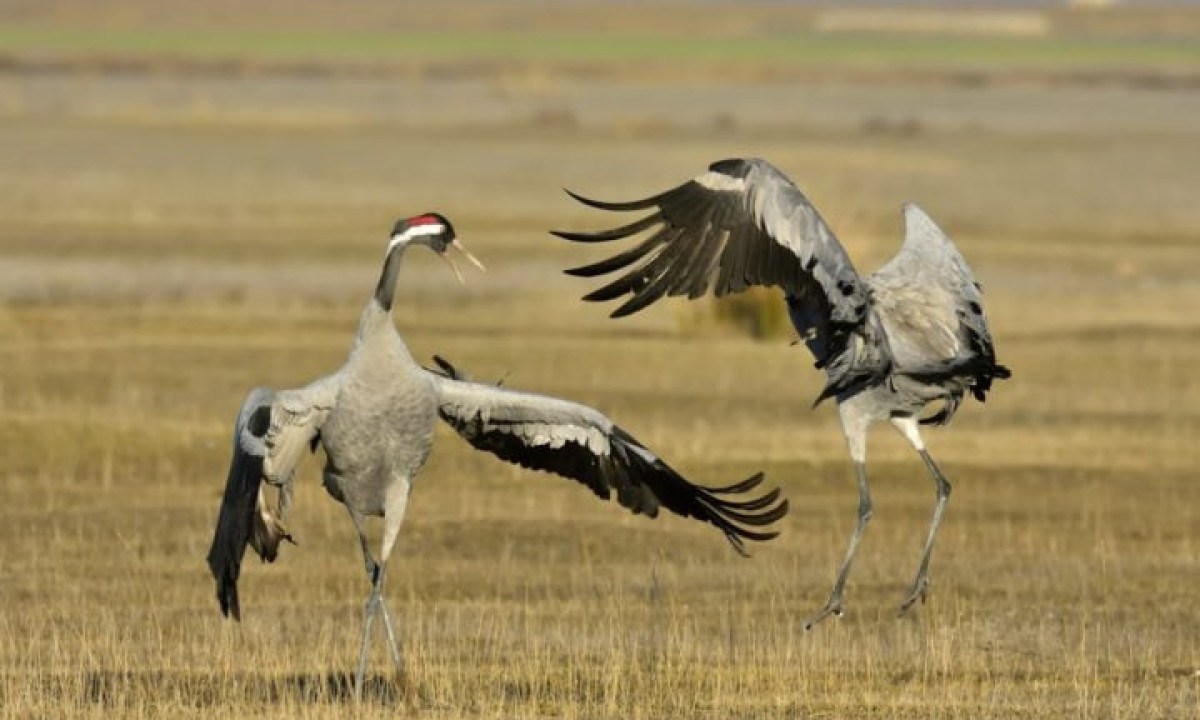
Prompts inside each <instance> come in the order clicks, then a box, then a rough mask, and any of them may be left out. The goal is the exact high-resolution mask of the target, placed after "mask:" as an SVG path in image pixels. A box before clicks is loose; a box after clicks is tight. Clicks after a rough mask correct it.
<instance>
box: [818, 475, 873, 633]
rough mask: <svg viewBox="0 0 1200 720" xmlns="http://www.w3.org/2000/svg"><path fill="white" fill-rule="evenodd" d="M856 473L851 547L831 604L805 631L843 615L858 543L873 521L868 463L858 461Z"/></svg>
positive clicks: (839, 574) (821, 611) (830, 597)
mask: <svg viewBox="0 0 1200 720" xmlns="http://www.w3.org/2000/svg"><path fill="white" fill-rule="evenodd" d="M854 472H855V474H856V475H857V476H858V524H857V525H855V526H854V534H853V535H851V536H850V545H849V547H847V548H846V557H845V559H844V560H842V567H841V569H840V570H839V571H838V576H837V581H836V582H835V583H834V584H833V592H832V593H830V595H829V602H827V603H825V607H823V608H821V609H820V610H818V611H817V612H816V613H815V614H813V615H812V616H811V617H809V618H808V619H807V620H805V621H804V629H805V630H811V629H812V628H813V626H815V625H816V624H817V623H819V622H821V621H822V620H824V619H825V618H827V617H829V616H830V615H834V616H840V615H841V614H842V593H843V592H844V591H845V589H846V578H847V577H849V576H850V565H851V563H853V562H854V553H855V552H856V551H857V550H858V543H859V541H860V540H862V536H863V532H864V531H865V530H866V529H867V523H868V522H870V520H871V492H870V490H869V489H868V488H867V466H866V463H863V462H858V461H856V462H855V463H854Z"/></svg>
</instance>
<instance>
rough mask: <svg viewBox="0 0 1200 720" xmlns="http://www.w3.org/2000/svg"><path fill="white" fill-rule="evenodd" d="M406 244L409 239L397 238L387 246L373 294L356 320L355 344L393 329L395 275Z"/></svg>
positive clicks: (398, 271)
mask: <svg viewBox="0 0 1200 720" xmlns="http://www.w3.org/2000/svg"><path fill="white" fill-rule="evenodd" d="M408 245H409V239H408V238H405V239H397V241H396V242H394V243H393V244H392V245H391V246H389V247H388V251H387V255H385V256H384V259H383V269H382V270H380V272H379V282H378V283H376V284H375V294H374V295H372V296H371V299H370V300H368V301H367V304H366V306H365V307H364V308H363V311H362V316H361V317H360V318H359V320H358V333H357V339H356V346H357V345H358V344H361V343H362V342H363V341H364V340H366V339H367V338H369V337H372V336H375V335H377V334H378V333H380V332H386V331H387V330H388V329H391V330H392V331H393V332H394V331H395V328H394V327H393V326H392V300H393V299H394V298H395V296H396V277H397V276H398V275H399V274H400V265H401V264H402V263H401V260H402V259H403V257H402V256H403V255H404V251H405V250H407V249H408Z"/></svg>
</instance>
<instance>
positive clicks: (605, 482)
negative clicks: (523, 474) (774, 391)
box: [431, 372, 788, 554]
mask: <svg viewBox="0 0 1200 720" xmlns="http://www.w3.org/2000/svg"><path fill="white" fill-rule="evenodd" d="M451 374H452V375H457V372H454V373H451ZM431 376H432V377H434V378H435V382H436V384H437V387H438V392H439V395H440V399H439V402H438V414H439V415H441V417H442V419H443V420H445V421H446V422H447V423H449V424H450V425H451V426H453V427H454V429H455V430H456V431H458V434H459V435H461V436H462V437H464V438H465V439H466V440H467V442H469V443H471V444H472V445H474V446H475V447H476V448H479V449H480V450H486V451H488V452H490V453H492V454H493V455H496V456H497V457H499V458H501V459H504V460H507V461H509V462H512V463H516V464H517V465H520V466H522V467H526V468H530V469H533V470H545V471H547V472H552V473H555V474H557V475H561V476H563V477H566V478H571V479H573V480H576V481H578V482H581V483H583V484H584V485H587V486H588V487H589V488H591V490H592V492H594V493H596V495H597V496H599V497H601V498H603V499H606V500H607V499H609V498H610V497H612V493H613V492H614V491H615V492H616V495H617V502H619V503H620V504H621V505H623V506H625V507H626V508H629V509H630V510H632V511H633V512H634V513H637V514H644V515H648V516H650V517H655V516H656V515H657V514H658V509H659V507H660V506H661V507H666V508H667V509H668V510H670V511H671V512H673V513H675V514H677V515H681V516H683V517H691V518H696V519H697V520H701V521H703V522H707V523H709V524H711V525H714V526H716V527H717V529H719V530H720V531H721V532H722V533H724V534H725V537H726V538H727V539H728V540H729V542H730V544H732V545H733V547H734V549H736V550H737V551H738V552H739V553H742V554H745V541H746V540H752V541H765V540H770V539H771V538H773V537H775V536H776V535H778V534H779V533H778V532H775V531H766V530H761V529H756V528H763V527H764V526H766V525H770V524H771V523H773V522H775V521H776V520H779V519H780V518H782V517H783V516H784V515H785V514H786V513H787V509H788V505H787V501H786V500H783V499H781V498H780V492H779V489H778V488H776V489H774V490H771V491H770V492H767V493H765V494H763V495H760V496H758V497H755V498H752V499H749V500H736V499H733V496H736V495H742V494H745V493H748V492H750V491H752V490H754V489H755V488H757V487H759V485H761V483H762V481H763V475H762V473H759V474H757V475H754V476H752V477H750V478H748V479H746V480H744V481H742V482H739V483H736V484H734V485H730V486H728V487H717V488H712V487H702V486H698V485H693V484H692V483H690V482H688V481H687V480H686V479H685V478H683V477H682V476H681V475H679V473H677V472H675V470H673V469H671V467H670V466H668V465H667V464H666V463H665V462H663V461H662V460H661V459H660V458H659V457H658V456H657V455H655V454H654V453H653V452H651V451H650V450H649V449H647V448H646V447H645V446H644V445H642V444H641V443H639V442H638V441H637V440H636V439H635V438H634V437H633V436H631V435H629V434H628V433H627V432H625V431H624V430H622V429H621V428H620V427H618V426H616V425H614V424H613V422H612V421H611V420H609V419H608V418H607V417H605V416H604V415H602V414H601V413H599V412H597V411H596V410H593V409H592V408H590V407H587V406H586V405H580V404H578V403H573V402H568V401H566V400H560V399H558V398H552V397H546V396H543V395H534V394H532V393H523V392H516V391H513V390H508V389H505V388H501V387H496V386H493V385H481V384H478V383H471V382H463V381H460V380H456V379H454V377H445V376H442V375H437V374H433V373H431Z"/></svg>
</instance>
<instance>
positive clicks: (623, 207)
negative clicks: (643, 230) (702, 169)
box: [563, 188, 661, 212]
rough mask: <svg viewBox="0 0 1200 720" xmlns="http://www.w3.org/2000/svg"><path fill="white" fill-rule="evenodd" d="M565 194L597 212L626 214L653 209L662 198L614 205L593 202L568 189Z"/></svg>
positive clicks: (597, 201)
mask: <svg viewBox="0 0 1200 720" xmlns="http://www.w3.org/2000/svg"><path fill="white" fill-rule="evenodd" d="M563 192H565V193H566V194H568V195H570V196H571V197H573V198H575V199H576V200H577V201H579V202H581V203H583V204H584V205H587V206H588V207H593V208H596V209H597V210H615V211H618V212H625V211H627V210H645V209H646V208H648V207H651V206H653V205H654V204H655V203H657V202H658V200H659V198H660V197H661V196H659V195H655V196H653V197H648V198H644V199H642V200H631V201H630V202H623V203H614V202H604V201H602V200H592V199H591V198H586V197H584V196H582V195H580V194H578V193H574V192H571V191H570V190H568V189H567V188H563Z"/></svg>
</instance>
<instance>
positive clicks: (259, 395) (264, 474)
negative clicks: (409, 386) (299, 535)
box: [208, 376, 339, 620]
mask: <svg viewBox="0 0 1200 720" xmlns="http://www.w3.org/2000/svg"><path fill="white" fill-rule="evenodd" d="M338 388H339V383H338V381H337V378H336V376H331V377H327V378H322V379H321V380H318V381H317V382H315V383H313V384H311V385H309V386H307V387H304V388H301V389H299V390H284V391H282V392H276V391H274V390H272V389H270V388H261V387H260V388H255V389H254V390H252V391H251V392H250V394H249V395H247V396H246V399H245V401H243V403H242V407H241V410H240V411H239V412H238V419H237V424H236V425H235V427H234V432H233V457H232V459H231V460H230V463H229V476H228V479H227V480H226V482H225V494H224V496H223V498H222V500H221V509H220V512H219V514H218V515H217V527H216V530H215V532H214V534H213V541H212V546H211V547H210V548H209V551H208V567H209V570H210V571H212V574H213V578H214V579H215V580H216V582H217V601H218V602H219V603H220V604H221V613H222V614H223V615H226V616H229V615H232V616H233V618H234V619H235V620H241V607H240V606H239V603H238V592H237V581H238V575H239V574H240V572H241V567H242V556H243V555H244V554H245V552H246V546H247V545H249V546H250V547H253V548H254V550H255V552H257V553H258V556H259V557H260V558H262V559H263V560H264V561H266V562H272V561H274V560H275V558H276V556H277V555H278V552H279V543H280V542H282V541H283V540H289V541H290V540H291V539H292V537H291V535H290V534H289V533H288V532H287V529H286V526H285V524H284V523H285V518H286V516H287V511H288V508H289V506H290V504H291V494H292V485H291V483H292V475H293V474H294V473H295V470H296V465H297V464H298V463H299V460H300V456H301V454H302V453H303V451H304V449H305V448H306V447H308V446H310V444H311V443H313V442H314V440H315V439H316V437H317V434H318V433H319V432H320V428H321V424H322V423H324V422H325V418H326V417H327V416H328V415H329V411H330V410H331V409H333V405H334V403H335V402H336V400H337V392H338ZM264 480H265V481H267V482H268V483H270V484H272V485H276V486H277V487H278V488H279V500H278V504H277V505H276V508H275V511H274V512H272V511H271V510H270V509H269V508H268V506H267V501H266V498H265V497H264V495H263V492H262V483H263V481H264Z"/></svg>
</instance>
